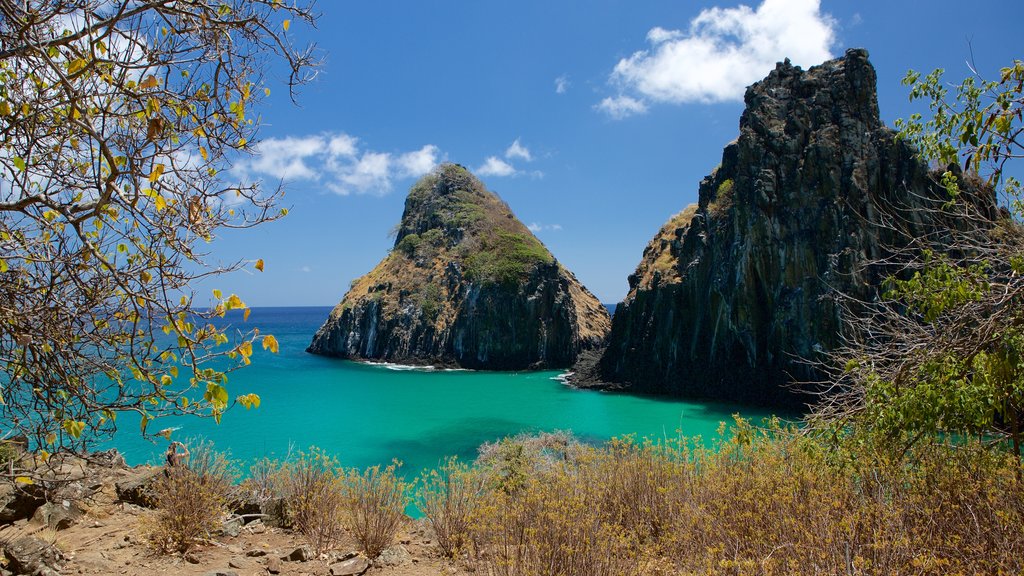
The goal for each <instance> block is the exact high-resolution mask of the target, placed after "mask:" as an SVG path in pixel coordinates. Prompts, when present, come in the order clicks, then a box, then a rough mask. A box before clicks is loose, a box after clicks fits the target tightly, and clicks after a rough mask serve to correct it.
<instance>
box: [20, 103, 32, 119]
mask: <svg viewBox="0 0 1024 576" xmlns="http://www.w3.org/2000/svg"><path fill="white" fill-rule="evenodd" d="M31 111H32V109H31V108H29V105H28V104H22V105H21V115H22V116H28V113H29V112H31Z"/></svg>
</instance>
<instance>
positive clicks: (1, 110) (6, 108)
mask: <svg viewBox="0 0 1024 576" xmlns="http://www.w3.org/2000/svg"><path fill="white" fill-rule="evenodd" d="M10 115H11V105H10V104H8V103H7V102H6V101H4V102H0V116H10Z"/></svg>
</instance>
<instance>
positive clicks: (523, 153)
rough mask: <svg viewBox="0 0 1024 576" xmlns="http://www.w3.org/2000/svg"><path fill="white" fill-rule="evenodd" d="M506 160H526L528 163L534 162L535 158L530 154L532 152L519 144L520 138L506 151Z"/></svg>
mask: <svg viewBox="0 0 1024 576" xmlns="http://www.w3.org/2000/svg"><path fill="white" fill-rule="evenodd" d="M505 158H508V159H509V160H513V159H515V158H520V159H522V160H526V161H527V162H530V161H532V160H533V156H532V155H531V154H530V150H529V149H528V148H527V147H526V146H523V145H522V144H520V143H519V138H516V140H515V142H513V143H512V144H511V145H510V146H509V147H508V149H507V150H505Z"/></svg>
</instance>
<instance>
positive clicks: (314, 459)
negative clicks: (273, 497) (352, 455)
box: [274, 448, 345, 554]
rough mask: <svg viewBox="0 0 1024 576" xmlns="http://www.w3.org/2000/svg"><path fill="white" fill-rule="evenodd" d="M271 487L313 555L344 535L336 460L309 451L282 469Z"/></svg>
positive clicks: (317, 451) (324, 549)
mask: <svg viewBox="0 0 1024 576" xmlns="http://www.w3.org/2000/svg"><path fill="white" fill-rule="evenodd" d="M274 485H275V486H276V488H277V493H278V494H279V495H280V497H281V498H283V499H284V502H285V507H286V514H287V516H288V520H289V521H290V522H291V525H292V527H293V528H294V529H295V530H296V531H298V532H299V533H300V534H302V535H303V536H305V537H306V538H307V539H308V540H309V542H310V544H312V546H313V548H314V549H315V550H316V552H317V554H321V553H323V552H326V551H328V550H330V549H331V547H332V546H334V545H335V544H336V543H337V542H338V540H339V539H340V538H341V536H342V535H343V534H344V528H343V521H344V511H345V499H344V497H343V495H342V490H341V475H340V472H339V468H338V462H337V460H336V459H335V458H333V457H330V456H328V455H327V454H325V453H324V452H323V451H322V450H319V449H317V448H311V449H310V451H309V453H301V454H299V455H298V457H297V458H296V459H295V460H294V461H293V462H290V463H288V464H286V465H284V466H282V467H281V469H280V472H279V473H278V474H277V475H276V479H275V482H274Z"/></svg>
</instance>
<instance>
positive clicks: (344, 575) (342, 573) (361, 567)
mask: <svg viewBox="0 0 1024 576" xmlns="http://www.w3.org/2000/svg"><path fill="white" fill-rule="evenodd" d="M369 569H370V561H369V560H367V559H366V558H365V557H363V556H357V557H355V558H352V559H350V560H345V561H344V562H338V563H337V564H331V566H330V573H331V576H359V575H360V574H363V573H365V572H366V571H367V570H369Z"/></svg>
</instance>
